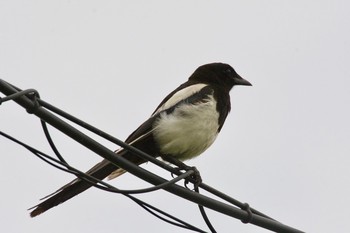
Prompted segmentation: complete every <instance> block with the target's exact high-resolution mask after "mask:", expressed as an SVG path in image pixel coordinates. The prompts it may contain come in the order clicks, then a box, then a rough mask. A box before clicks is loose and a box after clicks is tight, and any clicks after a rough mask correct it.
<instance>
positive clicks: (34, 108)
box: [27, 93, 40, 114]
mask: <svg viewBox="0 0 350 233" xmlns="http://www.w3.org/2000/svg"><path fill="white" fill-rule="evenodd" d="M28 97H29V98H30V99H31V100H32V101H33V106H31V107H29V108H27V113H29V114H33V113H35V112H36V111H37V110H38V109H39V107H40V104H39V101H38V97H37V95H36V94H35V93H34V94H32V95H30V96H28Z"/></svg>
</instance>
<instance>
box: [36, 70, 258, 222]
mask: <svg viewBox="0 0 350 233" xmlns="http://www.w3.org/2000/svg"><path fill="white" fill-rule="evenodd" d="M235 85H246V86H251V84H250V83H249V82H248V81H247V80H245V79H243V78H242V77H241V76H239V75H238V74H237V73H236V72H235V70H234V69H233V68H232V67H231V66H230V65H228V64H224V63H211V64H206V65H202V66H200V67H199V68H197V69H196V70H195V72H194V73H193V74H192V75H191V76H190V77H189V79H188V81H187V82H185V83H183V84H182V85H180V86H179V87H178V88H176V89H175V90H174V91H173V92H171V93H170V94H169V95H168V96H167V97H165V99H164V100H163V101H162V102H161V103H160V104H159V106H158V107H157V108H156V110H155V111H154V112H153V114H152V115H151V117H150V118H149V119H148V120H146V121H145V122H144V123H143V124H142V125H141V126H140V127H138V128H137V129H136V130H135V131H134V132H133V133H132V134H131V135H130V136H129V137H128V138H127V139H126V141H125V142H126V143H128V144H130V145H132V146H134V147H136V148H138V149H140V150H142V151H144V152H146V153H148V154H150V155H153V156H155V157H162V158H163V157H167V158H171V157H172V158H175V159H177V160H180V161H184V160H187V159H191V158H193V157H195V156H198V155H200V154H201V153H203V152H204V151H205V150H206V149H207V148H208V147H209V146H210V145H211V144H212V143H213V142H214V141H215V139H216V136H217V135H218V133H219V132H220V130H221V128H222V126H223V124H224V122H225V119H226V117H227V114H228V113H229V112H230V109H231V103H230V95H229V92H230V90H231V89H232V87H233V86H235ZM116 153H117V154H118V155H120V156H123V157H124V158H126V159H128V160H129V161H131V162H133V163H135V164H137V165H139V164H142V163H144V162H146V161H145V160H143V159H141V158H140V157H137V156H135V155H133V154H131V153H129V152H128V151H126V150H124V149H119V150H117V151H116ZM123 173H125V170H123V169H121V168H118V167H117V166H115V165H114V164H112V163H110V162H109V161H108V160H103V161H102V162H100V163H98V164H96V165H95V166H94V167H92V168H91V169H90V170H89V171H87V174H89V175H91V176H93V177H96V178H98V179H104V178H106V177H108V178H109V179H113V178H116V177H118V176H120V175H122V174H123ZM91 186H92V185H91V184H89V183H87V182H85V181H82V180H80V179H78V178H77V179H75V180H73V181H72V182H70V183H68V184H66V185H65V186H63V187H62V188H60V189H59V190H57V191H56V192H54V193H53V194H51V195H49V196H48V197H47V199H46V200H45V201H43V202H42V203H40V204H38V205H37V206H34V207H33V208H34V210H33V211H32V212H31V213H30V216H31V217H35V216H37V215H39V214H41V213H43V212H45V211H46V210H48V209H51V208H52V207H54V206H57V205H59V204H60V203H63V202H65V201H67V200H68V199H70V198H72V197H74V196H76V195H78V194H79V193H81V192H83V191H85V190H87V189H88V188H90V187H91Z"/></svg>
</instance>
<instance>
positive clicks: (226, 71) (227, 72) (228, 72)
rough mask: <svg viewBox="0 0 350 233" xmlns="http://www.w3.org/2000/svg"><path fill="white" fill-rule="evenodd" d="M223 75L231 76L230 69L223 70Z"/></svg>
mask: <svg viewBox="0 0 350 233" xmlns="http://www.w3.org/2000/svg"><path fill="white" fill-rule="evenodd" d="M224 73H225V74H231V73H232V70H231V69H226V70H224Z"/></svg>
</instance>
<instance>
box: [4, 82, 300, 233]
mask: <svg viewBox="0 0 350 233" xmlns="http://www.w3.org/2000/svg"><path fill="white" fill-rule="evenodd" d="M0 90H1V91H2V92H3V93H5V94H7V95H8V96H10V95H12V94H16V93H14V92H15V90H17V92H19V91H21V90H20V89H19V88H16V87H15V86H13V85H11V84H9V83H7V82H6V81H3V80H0ZM26 97H28V98H29V99H28V98H25V97H20V98H19V97H18V96H16V102H17V103H18V104H20V105H21V106H22V107H24V108H26V109H27V112H29V113H34V114H35V115H37V116H38V117H39V118H41V119H43V120H45V121H47V122H48V123H50V124H51V125H53V126H54V127H56V128H57V129H59V130H60V131H62V132H63V133H65V134H67V135H68V136H69V137H71V138H73V139H74V140H76V141H77V142H79V143H80V144H83V145H84V146H86V147H87V148H89V149H90V150H92V151H95V152H96V153H97V154H99V155H100V156H102V157H104V158H105V159H110V160H111V161H113V162H114V161H115V163H116V164H120V166H122V167H124V166H125V167H126V168H127V169H128V171H129V169H130V172H132V173H133V174H135V175H136V176H138V177H140V178H142V177H144V179H145V180H146V181H148V182H150V183H154V184H161V182H163V179H162V178H161V177H159V176H157V175H155V174H152V173H150V172H147V171H145V170H143V169H140V168H137V167H135V166H133V165H132V164H130V163H128V162H127V161H125V160H123V159H120V158H116V157H115V156H113V155H112V153H111V151H109V150H108V149H107V148H105V147H104V146H102V145H101V144H98V143H96V142H95V141H94V140H92V139H91V138H90V137H87V136H86V135H84V134H83V133H81V132H80V131H78V130H76V129H75V128H73V127H72V126H70V125H68V124H67V123H65V122H63V121H62V120H61V119H59V118H57V117H55V116H54V115H53V114H51V113H49V112H47V111H45V110H44V109H41V108H39V105H38V104H37V103H38V101H40V99H36V95H31V96H28V94H27V96H26ZM32 97H34V101H33V98H32ZM6 101H7V100H6ZM1 102H4V101H3V99H0V104H1ZM60 111H62V110H60ZM62 112H63V111H62ZM63 113H64V112H63ZM63 117H64V116H63ZM78 120H79V119H78ZM81 122H82V123H84V122H83V121H81ZM85 124H86V123H85ZM94 129H97V128H94ZM97 131H98V132H99V133H97V134H98V135H100V133H102V134H104V135H107V136H109V135H108V134H106V133H104V132H102V131H100V130H98V129H97ZM109 137H110V138H113V137H111V136H109ZM81 140H84V141H81ZM116 140H117V141H118V140H119V139H116ZM119 143H120V144H121V146H122V147H125V148H126V149H127V150H129V151H131V152H133V153H135V154H137V155H138V156H145V157H147V156H150V155H147V154H146V153H143V152H142V151H139V150H137V149H135V148H134V147H132V146H129V145H127V144H125V143H124V144H123V142H122V141H120V140H119ZM116 144H118V143H116ZM120 144H118V145H120ZM150 157H151V158H150V161H151V162H153V161H152V156H150ZM153 159H154V158H153ZM157 161H158V162H160V161H159V160H157ZM155 164H157V163H155ZM157 165H158V164H157ZM159 166H160V167H163V168H165V169H167V168H166V166H165V165H164V163H162V164H160V165H159ZM170 168H171V167H170ZM172 169H174V168H172ZM177 172H178V171H176V170H175V171H174V172H173V173H174V174H177ZM91 179H92V180H93V178H91ZM96 183H101V181H97V182H96ZM92 185H94V186H95V185H96V184H92ZM203 186H204V187H205V188H206V190H207V189H208V190H215V189H213V188H211V187H209V186H206V185H204V184H202V186H200V187H203ZM167 191H169V192H171V193H173V194H176V195H178V196H180V197H183V198H186V199H188V200H191V201H193V202H196V203H201V205H205V206H207V207H208V208H212V209H214V210H216V211H218V212H221V213H223V214H226V215H229V216H231V217H235V218H239V219H241V220H242V219H243V220H244V218H242V211H236V210H235V209H234V208H232V207H230V206H228V205H226V204H224V203H221V202H219V201H216V200H213V199H211V198H208V197H206V196H203V195H200V194H196V195H193V194H191V193H188V192H185V190H183V189H181V188H180V187H178V186H177V185H172V186H170V188H169V190H167ZM216 191H217V190H216ZM208 192H210V191H208ZM218 194H219V195H217V196H218V197H220V196H225V194H223V195H221V194H222V193H221V192H218ZM197 195H199V196H197ZM214 195H216V194H214ZM227 197H228V196H227ZM223 199H224V198H223ZM224 200H226V201H228V202H230V203H232V202H235V200H234V199H233V198H226V199H224ZM238 203H239V202H238ZM241 205H243V207H245V208H246V205H244V204H242V203H241ZM242 209H243V208H242ZM249 210H252V211H254V210H253V209H249ZM257 213H258V214H254V216H253V218H252V221H251V223H252V224H255V225H257V226H260V227H263V228H265V229H270V230H273V231H276V232H291V233H292V232H301V231H299V230H297V229H294V228H291V227H289V226H287V225H284V224H281V223H279V222H277V221H275V220H273V219H271V218H269V217H268V218H267V217H264V215H260V214H259V213H260V212H258V211H257ZM259 215H260V216H259ZM245 216H248V217H249V213H246V215H245Z"/></svg>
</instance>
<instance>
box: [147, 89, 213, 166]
mask: <svg viewBox="0 0 350 233" xmlns="http://www.w3.org/2000/svg"><path fill="white" fill-rule="evenodd" d="M218 118H219V114H218V112H217V111H216V101H215V99H214V98H213V96H208V101H206V102H203V103H198V104H195V105H188V104H182V105H180V106H178V107H177V108H176V109H175V110H174V111H173V112H172V113H171V114H167V113H166V112H162V113H161V114H160V118H159V120H157V121H156V122H155V124H154V126H153V127H154V131H153V136H154V138H155V141H156V142H157V144H158V145H159V147H160V151H161V153H163V154H167V155H173V156H176V157H177V158H178V159H180V160H186V159H190V158H193V157H195V156H197V155H199V154H201V153H202V152H204V151H205V150H206V149H207V148H208V147H209V146H210V145H211V144H212V143H213V142H214V141H215V138H216V136H217V133H218V128H219V125H218Z"/></svg>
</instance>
